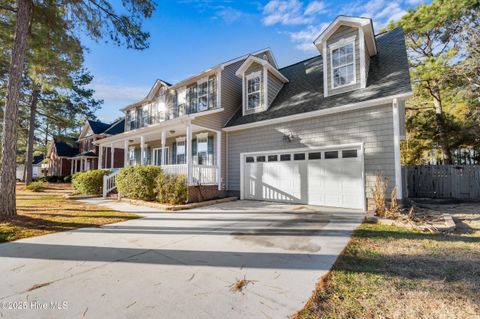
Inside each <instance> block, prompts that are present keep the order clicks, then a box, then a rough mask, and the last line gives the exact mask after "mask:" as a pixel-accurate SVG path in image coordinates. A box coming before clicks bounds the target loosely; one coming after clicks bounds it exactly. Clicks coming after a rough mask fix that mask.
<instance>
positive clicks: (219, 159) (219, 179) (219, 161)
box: [215, 131, 222, 190]
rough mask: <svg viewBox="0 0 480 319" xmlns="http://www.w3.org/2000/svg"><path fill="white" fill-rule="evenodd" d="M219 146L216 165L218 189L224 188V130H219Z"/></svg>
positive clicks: (216, 153)
mask: <svg viewBox="0 0 480 319" xmlns="http://www.w3.org/2000/svg"><path fill="white" fill-rule="evenodd" d="M216 138H217V147H216V150H215V155H216V161H215V162H216V166H217V170H218V171H217V186H218V190H222V131H217V133H216Z"/></svg>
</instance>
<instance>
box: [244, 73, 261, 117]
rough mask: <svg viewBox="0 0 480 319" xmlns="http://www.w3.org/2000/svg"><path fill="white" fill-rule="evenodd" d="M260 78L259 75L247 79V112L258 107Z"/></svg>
mask: <svg viewBox="0 0 480 319" xmlns="http://www.w3.org/2000/svg"><path fill="white" fill-rule="evenodd" d="M261 83H262V77H261V74H260V73H256V74H252V76H251V77H247V110H253V109H255V108H257V107H260V104H261V100H260V97H261V87H262V85H261Z"/></svg>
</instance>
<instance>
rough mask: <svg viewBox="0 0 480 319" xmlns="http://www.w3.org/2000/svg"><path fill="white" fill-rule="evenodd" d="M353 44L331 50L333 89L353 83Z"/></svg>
mask: <svg viewBox="0 0 480 319" xmlns="http://www.w3.org/2000/svg"><path fill="white" fill-rule="evenodd" d="M354 50H355V42H351V43H348V44H346V45H344V46H341V47H339V48H335V49H332V50H331V58H332V61H331V63H332V85H333V88H338V87H342V86H345V85H349V84H353V83H354V82H355V53H354Z"/></svg>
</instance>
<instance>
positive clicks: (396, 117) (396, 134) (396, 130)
mask: <svg viewBox="0 0 480 319" xmlns="http://www.w3.org/2000/svg"><path fill="white" fill-rule="evenodd" d="M392 113H393V153H394V157H395V186H396V187H397V199H402V198H403V189H402V186H403V185H402V164H401V162H400V114H399V112H398V99H393V102H392Z"/></svg>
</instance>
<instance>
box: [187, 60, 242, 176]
mask: <svg viewBox="0 0 480 319" xmlns="http://www.w3.org/2000/svg"><path fill="white" fill-rule="evenodd" d="M243 62H245V60H241V61H238V62H235V63H233V64H230V65H228V66H226V67H225V68H224V69H223V71H222V75H221V80H220V81H221V83H220V85H221V97H220V103H221V105H220V107H221V108H223V111H222V112H218V113H213V114H209V115H203V116H199V117H197V118H196V119H194V120H193V121H192V124H194V125H199V126H202V127H206V128H209V129H211V130H217V131H219V130H221V129H222V128H223V127H224V126H225V124H226V123H227V122H228V121H229V120H230V118H231V117H232V116H233V115H234V114H235V112H237V111H238V109H239V108H240V107H241V105H242V80H241V79H240V78H239V77H237V76H236V75H235V72H236V71H237V70H238V68H239V67H240V66H241V65H242V64H243ZM222 137H223V138H222V150H221V151H222V154H221V156H222V169H221V180H222V182H223V183H225V180H226V167H227V166H226V163H227V159H226V148H225V144H226V134H225V133H222ZM214 143H215V148H216V145H217V144H216V143H217V142H216V135H215V142H214Z"/></svg>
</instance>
